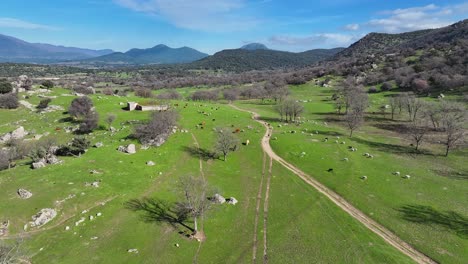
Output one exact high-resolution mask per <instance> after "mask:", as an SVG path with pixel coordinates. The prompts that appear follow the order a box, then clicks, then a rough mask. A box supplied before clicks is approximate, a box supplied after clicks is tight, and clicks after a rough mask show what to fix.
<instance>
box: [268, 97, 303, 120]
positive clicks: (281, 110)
mask: <svg viewBox="0 0 468 264" xmlns="http://www.w3.org/2000/svg"><path fill="white" fill-rule="evenodd" d="M275 109H276V112H278V114H280V117H281V120H283V117H285V119H284V120H285V121H288V122H289V121H290V122H295V121H296V118H297V117H299V116H301V114H302V113H303V112H304V106H303V105H302V104H301V103H299V102H297V101H296V100H293V99H286V100H283V101H282V102H280V103H278V104H277V105H276V106H275Z"/></svg>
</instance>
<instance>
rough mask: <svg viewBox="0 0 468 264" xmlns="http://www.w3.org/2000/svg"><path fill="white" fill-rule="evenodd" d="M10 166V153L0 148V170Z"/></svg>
mask: <svg viewBox="0 0 468 264" xmlns="http://www.w3.org/2000/svg"><path fill="white" fill-rule="evenodd" d="M9 167H10V155H9V153H8V151H7V150H0V170H5V169H8V168H9Z"/></svg>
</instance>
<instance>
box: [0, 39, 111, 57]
mask: <svg viewBox="0 0 468 264" xmlns="http://www.w3.org/2000/svg"><path fill="white" fill-rule="evenodd" d="M112 52H113V51H112V50H108V49H106V50H91V49H81V48H74V47H64V46H55V45H51V44H43V43H29V42H26V41H24V40H21V39H17V38H14V37H10V36H6V35H1V34H0V62H27V63H50V62H57V61H64V60H77V59H86V58H91V57H97V56H102V55H106V54H109V53H112Z"/></svg>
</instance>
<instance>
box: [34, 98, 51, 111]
mask: <svg viewBox="0 0 468 264" xmlns="http://www.w3.org/2000/svg"><path fill="white" fill-rule="evenodd" d="M51 101H52V100H51V99H50V98H45V99H42V100H41V101H40V102H39V104H38V105H37V109H46V108H47V106H49V103H50V102H51Z"/></svg>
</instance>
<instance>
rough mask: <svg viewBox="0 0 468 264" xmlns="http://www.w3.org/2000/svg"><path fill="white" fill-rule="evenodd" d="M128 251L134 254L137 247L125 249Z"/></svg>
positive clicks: (136, 252)
mask: <svg viewBox="0 0 468 264" xmlns="http://www.w3.org/2000/svg"><path fill="white" fill-rule="evenodd" d="M127 252H128V253H134V254H138V249H136V248H131V249H129V250H127Z"/></svg>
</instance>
